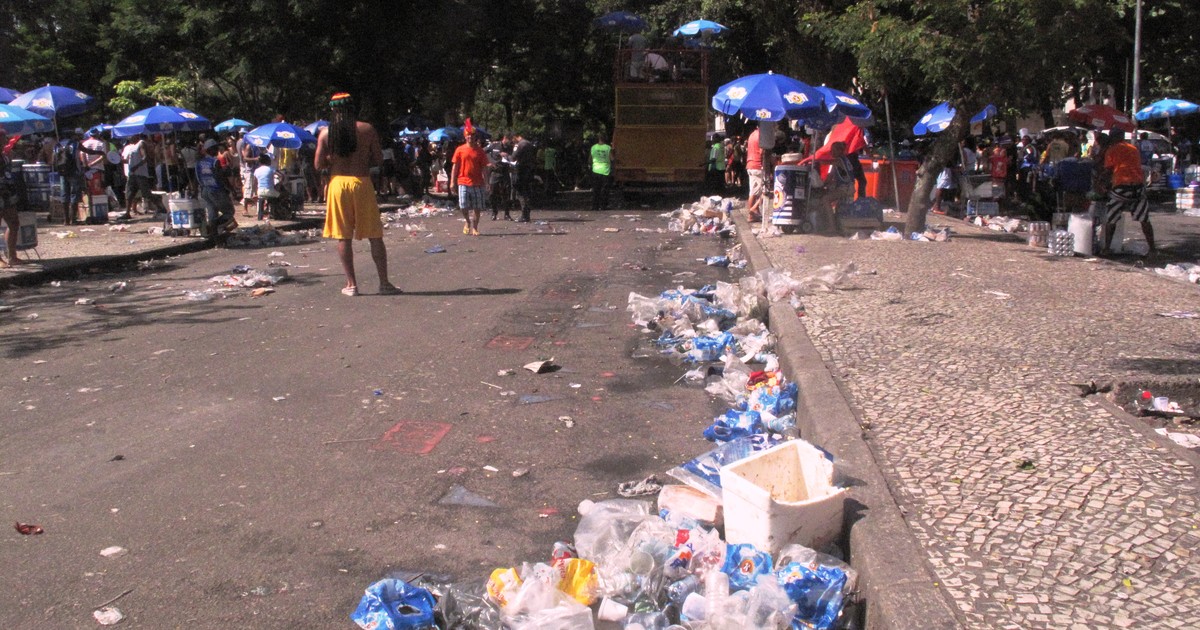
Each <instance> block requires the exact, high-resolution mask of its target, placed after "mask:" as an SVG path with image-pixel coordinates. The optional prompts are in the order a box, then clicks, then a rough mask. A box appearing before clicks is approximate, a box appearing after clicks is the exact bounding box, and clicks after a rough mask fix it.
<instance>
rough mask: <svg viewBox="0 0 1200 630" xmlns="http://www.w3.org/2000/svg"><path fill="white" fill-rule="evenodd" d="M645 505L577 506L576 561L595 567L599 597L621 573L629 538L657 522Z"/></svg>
mask: <svg viewBox="0 0 1200 630" xmlns="http://www.w3.org/2000/svg"><path fill="white" fill-rule="evenodd" d="M650 509H651V506H650V504H649V503H647V502H645V501H637V500H632V499H609V500H607V501H601V502H599V503H591V502H590V501H585V502H584V503H583V504H581V505H580V513H581V514H582V515H583V517H582V518H581V519H579V526H578V527H576V528H575V549H576V550H577V551H578V552H579V557H580V558H584V559H587V560H591V561H592V562H593V563H595V565H596V572H597V574H598V576H599V578H600V581H601V584H600V587H601V588H600V593H601V594H603V593H605V592H606V591H607V587H608V586H609V584H608V583H609V582H611V579H612V577H613V576H614V575H616V574H617V573H620V572H621V571H624V570H625V569H626V568H627V566H628V561H626V562H625V563H624V565H622V563H621V558H622V552H623V550H624V548H625V545H626V544H627V542H628V541H629V537H630V535H631V534H633V532H634V530H636V529H637V528H638V526H639V525H641V524H642V523H644V522H645V521H647V520H650V519H657V518H658V517H657V516H654V515H652V514H651V513H650Z"/></svg>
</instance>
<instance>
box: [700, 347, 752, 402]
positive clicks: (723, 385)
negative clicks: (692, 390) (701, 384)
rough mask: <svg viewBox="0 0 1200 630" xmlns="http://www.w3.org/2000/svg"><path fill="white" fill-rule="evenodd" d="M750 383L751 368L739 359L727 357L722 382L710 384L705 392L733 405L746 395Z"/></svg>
mask: <svg viewBox="0 0 1200 630" xmlns="http://www.w3.org/2000/svg"><path fill="white" fill-rule="evenodd" d="M749 381H750V368H749V367H748V366H747V365H746V364H745V363H743V362H742V361H741V360H740V359H738V358H737V357H735V356H732V355H726V356H725V369H724V370H723V371H722V373H721V380H719V381H714V382H712V383H709V384H708V386H707V387H705V388H704V391H706V392H708V393H709V394H711V395H713V396H716V397H718V398H722V399H724V400H725V401H727V402H730V403H732V402H733V401H735V400H737V399H738V397H739V396H742V395H744V394H745V393H746V383H748V382H749Z"/></svg>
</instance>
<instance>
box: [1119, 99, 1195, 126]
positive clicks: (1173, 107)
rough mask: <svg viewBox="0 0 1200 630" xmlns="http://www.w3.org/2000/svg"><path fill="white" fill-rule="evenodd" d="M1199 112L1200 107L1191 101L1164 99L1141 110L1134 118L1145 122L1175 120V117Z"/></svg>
mask: <svg viewBox="0 0 1200 630" xmlns="http://www.w3.org/2000/svg"><path fill="white" fill-rule="evenodd" d="M1197 111H1200V105H1197V104H1195V103H1193V102H1191V101H1183V100H1180V99H1177V98H1164V99H1163V100H1161V101H1155V102H1153V103H1150V104H1149V105H1147V106H1145V107H1143V108H1141V109H1139V110H1138V111H1137V113H1136V114H1134V115H1133V117H1134V118H1136V119H1138V120H1142V121H1145V120H1151V119H1153V118H1174V117H1175V116H1183V115H1186V114H1195V113H1196V112H1197Z"/></svg>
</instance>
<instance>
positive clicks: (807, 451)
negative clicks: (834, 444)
mask: <svg viewBox="0 0 1200 630" xmlns="http://www.w3.org/2000/svg"><path fill="white" fill-rule="evenodd" d="M721 489H722V496H723V500H724V503H725V540H726V541H727V542H729V543H730V544H739V543H751V544H753V545H754V546H755V547H756V548H757V549H759V550H760V551H766V552H768V553H770V554H775V553H776V552H778V551H779V550H780V549H783V548H784V547H785V546H786V545H789V544H792V543H795V544H800V545H804V546H805V547H811V548H813V549H820V548H821V547H823V546H825V545H826V544H828V543H830V542H833V541H835V540H837V539H838V538H839V537H840V536H841V534H842V513H843V506H844V503H845V488H838V487H835V486H834V485H833V462H832V461H830V460H829V457H828V455H826V453H825V452H824V451H822V450H820V449H818V448H817V447H815V446H813V445H812V444H809V443H808V442H805V441H804V440H791V441H788V442H784V443H783V444H780V445H778V446H776V447H774V448H771V449H768V450H765V451H761V452H759V453H755V454H754V455H751V456H750V457H747V458H746V459H742V460H739V461H737V462H734V463H732V464H729V465H728V466H722V467H721Z"/></svg>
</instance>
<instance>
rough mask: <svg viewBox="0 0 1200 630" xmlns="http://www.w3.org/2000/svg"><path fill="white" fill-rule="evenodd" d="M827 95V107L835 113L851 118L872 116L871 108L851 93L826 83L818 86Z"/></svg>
mask: <svg viewBox="0 0 1200 630" xmlns="http://www.w3.org/2000/svg"><path fill="white" fill-rule="evenodd" d="M817 91H818V92H820V93H821V96H824V97H825V109H826V110H827V111H829V112H830V113H833V114H844V115H846V116H848V117H850V118H870V117H871V108H870V107H867V106H866V105H863V103H862V101H860V100H858V99H857V98H855V97H853V96H850V95H849V94H847V93H845V92H843V91H841V90H835V89H833V88H831V87H825V86H824V85H822V86H820V87H818V88H817Z"/></svg>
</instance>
